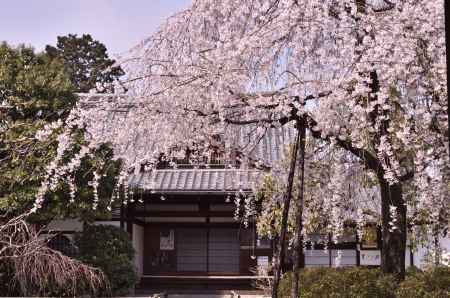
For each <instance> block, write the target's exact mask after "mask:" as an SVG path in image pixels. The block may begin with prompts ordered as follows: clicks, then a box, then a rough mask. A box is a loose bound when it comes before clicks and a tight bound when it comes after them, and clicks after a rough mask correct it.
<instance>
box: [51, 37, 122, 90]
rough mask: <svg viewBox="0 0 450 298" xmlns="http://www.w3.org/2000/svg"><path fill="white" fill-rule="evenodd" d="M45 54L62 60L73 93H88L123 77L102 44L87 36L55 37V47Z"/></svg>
mask: <svg viewBox="0 0 450 298" xmlns="http://www.w3.org/2000/svg"><path fill="white" fill-rule="evenodd" d="M45 51H46V53H47V54H48V55H49V56H50V57H52V58H59V59H61V60H62V61H63V63H64V66H65V68H66V71H67V73H68V75H69V77H70V80H71V82H72V84H73V86H74V89H75V92H84V93H86V92H89V90H91V89H94V88H96V86H97V84H100V85H101V86H103V85H105V84H106V85H107V84H109V83H112V82H113V81H114V80H116V79H117V78H119V77H120V76H122V75H124V72H123V70H122V68H120V66H114V63H115V61H114V60H113V59H110V58H109V57H108V54H107V49H106V47H105V45H104V44H103V43H101V42H99V41H98V40H94V39H93V38H92V36H91V35H89V34H83V35H82V36H81V37H78V36H77V35H76V34H69V35H67V36H58V41H57V44H56V47H53V46H50V45H48V46H47V47H46V48H45ZM98 91H100V90H98ZM102 91H111V89H109V90H108V88H106V89H104V90H102Z"/></svg>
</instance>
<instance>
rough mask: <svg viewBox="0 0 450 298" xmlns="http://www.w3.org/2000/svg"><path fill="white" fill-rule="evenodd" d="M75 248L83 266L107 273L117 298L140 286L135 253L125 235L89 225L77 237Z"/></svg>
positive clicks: (117, 229)
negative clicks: (89, 266) (86, 265)
mask: <svg viewBox="0 0 450 298" xmlns="http://www.w3.org/2000/svg"><path fill="white" fill-rule="evenodd" d="M75 245H76V246H77V247H78V249H79V259H80V260H81V261H82V262H83V263H86V264H89V265H91V266H94V267H97V268H100V269H101V270H102V271H103V272H104V273H105V275H106V276H107V278H108V280H109V282H110V284H111V292H112V294H113V295H125V294H127V293H128V291H129V290H130V289H131V288H133V287H134V286H135V285H136V283H137V281H138V278H137V274H136V271H135V268H134V263H133V259H134V254H135V251H134V249H133V246H132V244H131V241H130V238H129V235H128V234H127V233H126V232H125V231H123V230H121V229H119V228H117V227H114V226H108V225H85V227H84V229H83V232H81V233H79V234H77V235H76V236H75Z"/></svg>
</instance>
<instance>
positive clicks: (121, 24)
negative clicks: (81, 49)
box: [0, 0, 191, 54]
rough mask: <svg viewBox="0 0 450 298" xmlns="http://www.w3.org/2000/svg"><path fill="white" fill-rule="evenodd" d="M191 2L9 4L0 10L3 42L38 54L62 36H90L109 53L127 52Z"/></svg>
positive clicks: (24, 0) (11, 0)
mask: <svg viewBox="0 0 450 298" xmlns="http://www.w3.org/2000/svg"><path fill="white" fill-rule="evenodd" d="M190 3H191V0H5V1H2V9H1V10H0V41H6V42H8V43H9V44H11V45H18V44H21V43H24V44H26V45H31V46H33V47H34V48H35V49H36V50H43V49H44V48H45V45H47V44H51V45H55V44H56V37H57V36H59V35H67V34H69V33H77V34H78V35H80V34H83V33H89V34H91V35H92V37H93V38H94V39H97V40H99V41H100V42H102V43H104V44H105V45H106V47H107V49H108V53H109V54H119V53H122V52H124V51H126V50H128V49H130V48H132V47H133V46H135V45H136V44H138V43H139V42H140V41H141V40H142V39H144V38H146V37H148V36H150V35H151V34H152V33H153V32H155V31H156V30H157V28H158V26H159V25H161V24H162V23H163V22H164V20H165V19H166V18H167V17H169V16H171V15H173V14H174V13H176V12H178V11H181V10H183V9H185V8H187V7H188V6H189V4H190Z"/></svg>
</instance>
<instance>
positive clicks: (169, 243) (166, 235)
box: [159, 230, 175, 250]
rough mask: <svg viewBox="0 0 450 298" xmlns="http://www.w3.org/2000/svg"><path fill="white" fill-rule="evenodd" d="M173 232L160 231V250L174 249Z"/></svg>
mask: <svg viewBox="0 0 450 298" xmlns="http://www.w3.org/2000/svg"><path fill="white" fill-rule="evenodd" d="M174 234H175V233H174V231H173V230H167V231H161V232H160V237H159V249H160V250H173V249H175V235H174Z"/></svg>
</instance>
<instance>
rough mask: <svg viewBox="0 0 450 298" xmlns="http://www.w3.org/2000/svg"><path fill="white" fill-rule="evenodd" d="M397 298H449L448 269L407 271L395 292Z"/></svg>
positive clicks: (449, 271)
mask: <svg viewBox="0 0 450 298" xmlns="http://www.w3.org/2000/svg"><path fill="white" fill-rule="evenodd" d="M395 294H396V297H398V298H448V297H450V268H449V267H437V268H434V269H431V270H429V271H420V270H417V269H415V270H409V271H408V274H407V276H406V279H405V280H404V281H403V282H402V283H401V284H400V286H399V287H398V289H397V290H396V291H395Z"/></svg>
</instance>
